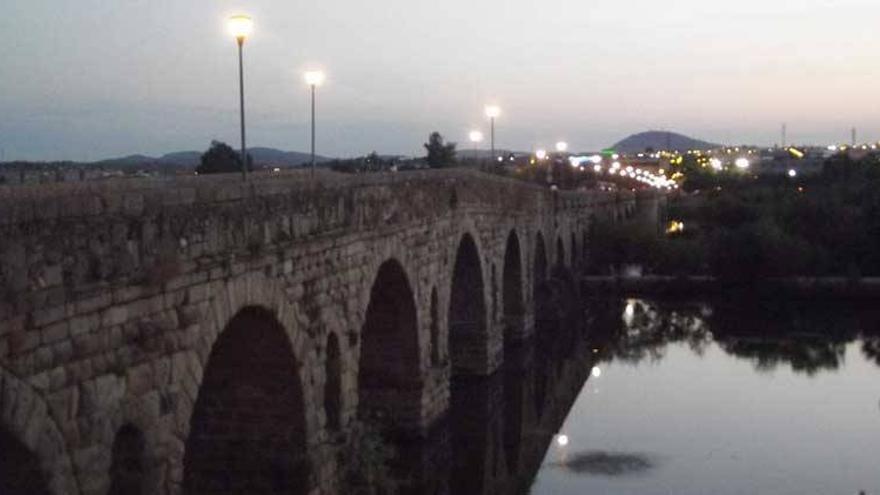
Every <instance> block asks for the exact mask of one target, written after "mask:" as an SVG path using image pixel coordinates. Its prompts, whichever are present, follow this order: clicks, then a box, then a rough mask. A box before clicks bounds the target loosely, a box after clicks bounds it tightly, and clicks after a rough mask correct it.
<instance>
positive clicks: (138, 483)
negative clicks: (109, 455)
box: [107, 424, 146, 495]
mask: <svg viewBox="0 0 880 495" xmlns="http://www.w3.org/2000/svg"><path fill="white" fill-rule="evenodd" d="M145 449H146V440H144V434H143V433H141V431H140V430H139V429H137V428H136V427H134V426H133V425H130V424H127V425H125V426H123V427H122V428H120V429H119V432H117V433H116V439H115V440H113V461H112V464H111V465H110V490H109V491H108V492H107V493H108V495H138V494H139V493H143V491H144V490H143V486H144V450H145Z"/></svg>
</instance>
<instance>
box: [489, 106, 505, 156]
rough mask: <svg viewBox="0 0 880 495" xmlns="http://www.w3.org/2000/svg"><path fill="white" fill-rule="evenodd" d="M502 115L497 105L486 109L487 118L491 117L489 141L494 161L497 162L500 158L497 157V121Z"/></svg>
mask: <svg viewBox="0 0 880 495" xmlns="http://www.w3.org/2000/svg"><path fill="white" fill-rule="evenodd" d="M500 115H501V108H499V107H498V106H496V105H489V106H487V107H486V117H489V127H490V130H489V141H490V142H491V148H492V161H493V162H495V161H496V160H497V159H498V157H497V156H495V119H496V118H498V117H499V116H500Z"/></svg>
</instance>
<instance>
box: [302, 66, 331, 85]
mask: <svg viewBox="0 0 880 495" xmlns="http://www.w3.org/2000/svg"><path fill="white" fill-rule="evenodd" d="M303 79H305V80H306V84H308V85H309V86H320V85H322V84H324V81H325V80H326V79H327V76H326V75H325V74H324V72H322V71H320V70H310V71H308V72H306V73H305V75H304V76H303Z"/></svg>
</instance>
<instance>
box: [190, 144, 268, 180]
mask: <svg viewBox="0 0 880 495" xmlns="http://www.w3.org/2000/svg"><path fill="white" fill-rule="evenodd" d="M253 169H254V159H253V157H251V156H250V155H248V170H253ZM196 172H197V173H199V174H228V173H234V172H241V154H240V153H239V152H237V151H235V150H234V149H232V147H231V146H229V145H228V144H226V143H223V142H220V141H211V147H210V148H208V151H206V152H205V153H204V154H203V155H202V159H201V163H200V164H199V166H198V167H196Z"/></svg>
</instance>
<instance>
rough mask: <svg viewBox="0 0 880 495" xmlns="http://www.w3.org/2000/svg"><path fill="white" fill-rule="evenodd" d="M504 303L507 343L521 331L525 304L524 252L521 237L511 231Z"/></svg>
mask: <svg viewBox="0 0 880 495" xmlns="http://www.w3.org/2000/svg"><path fill="white" fill-rule="evenodd" d="M502 277H503V280H502V295H501V298H502V303H503V304H504V320H505V322H504V323H505V325H504V334H505V339H504V340H505V343H509V342H510V337H511V335H512V334H514V333H516V332H518V331H521V329H522V325H523V323H524V322H523V315H524V314H525V304H524V302H523V289H522V280H523V278H522V253H521V251H520V247H519V237H517V235H516V232H513V231H511V232H510V235H508V236H507V247H506V248H505V250H504V273H503V274H502Z"/></svg>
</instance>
